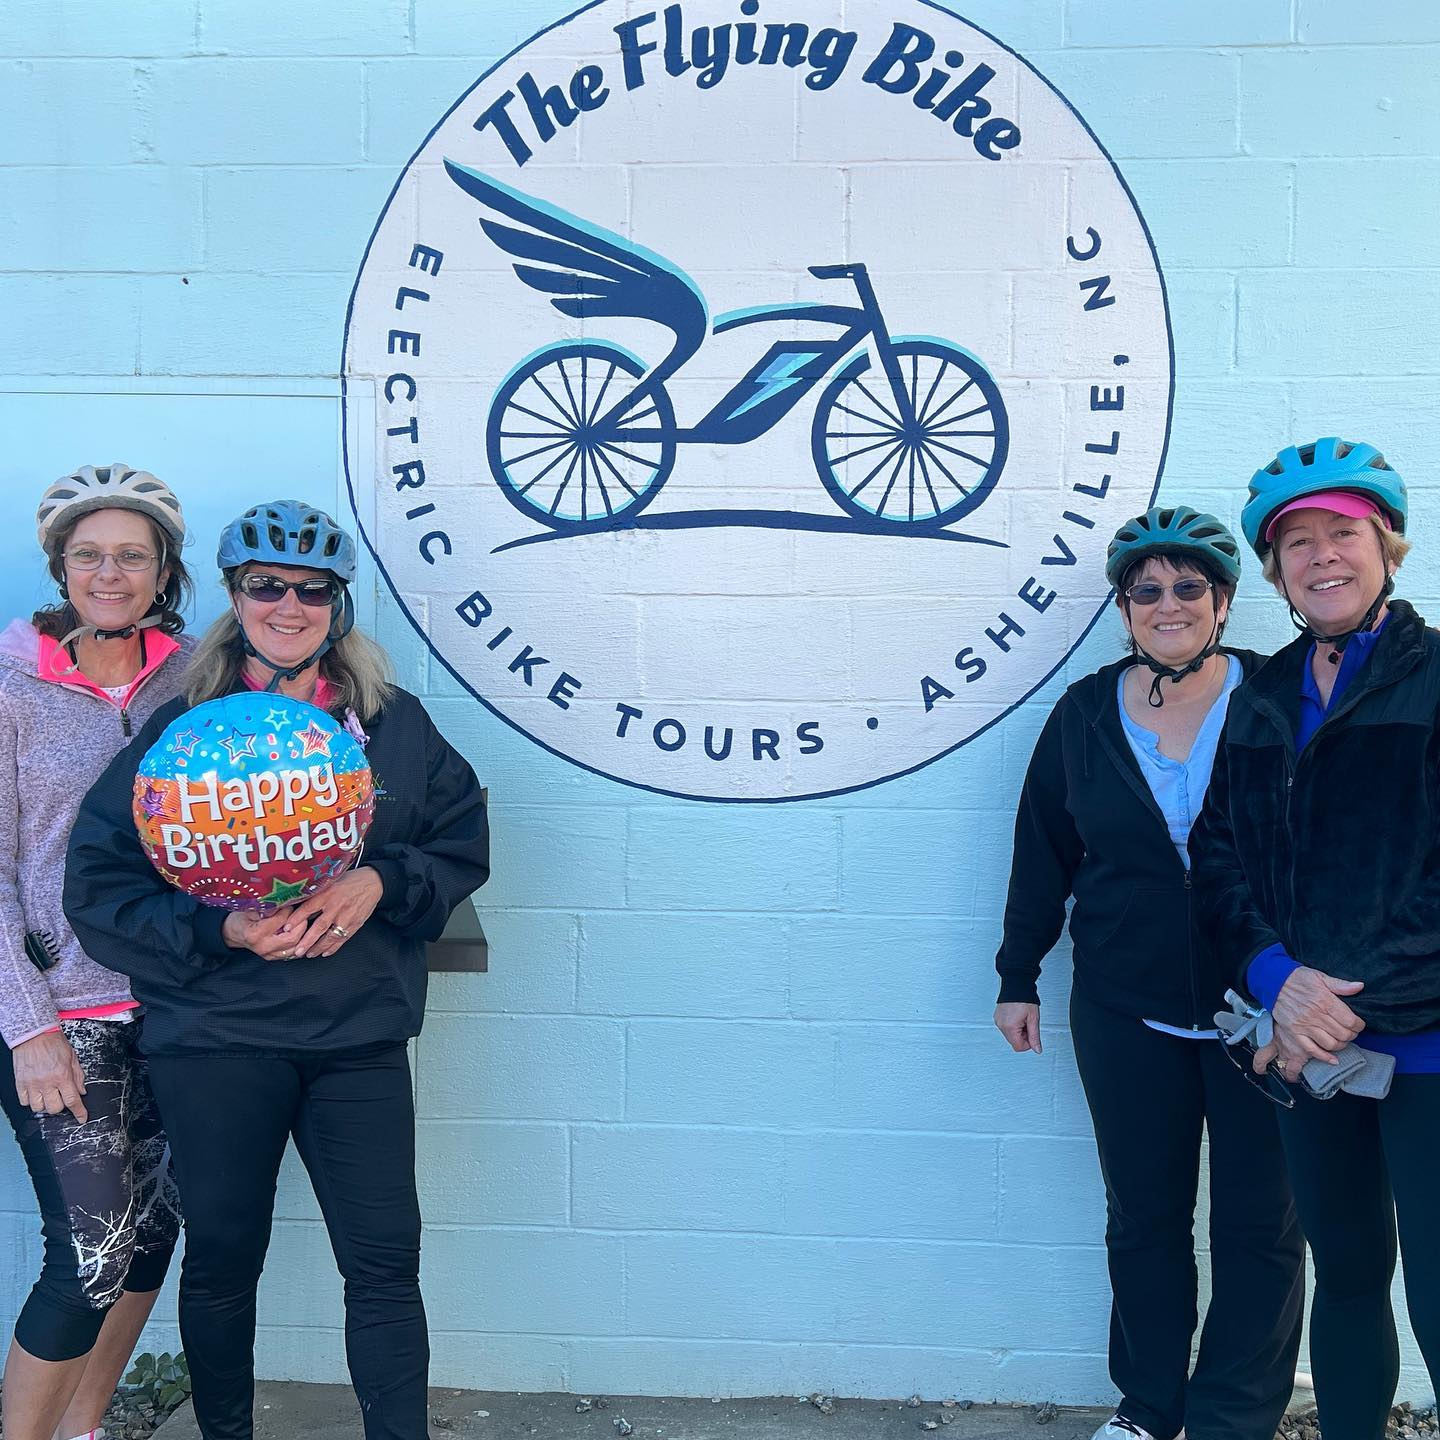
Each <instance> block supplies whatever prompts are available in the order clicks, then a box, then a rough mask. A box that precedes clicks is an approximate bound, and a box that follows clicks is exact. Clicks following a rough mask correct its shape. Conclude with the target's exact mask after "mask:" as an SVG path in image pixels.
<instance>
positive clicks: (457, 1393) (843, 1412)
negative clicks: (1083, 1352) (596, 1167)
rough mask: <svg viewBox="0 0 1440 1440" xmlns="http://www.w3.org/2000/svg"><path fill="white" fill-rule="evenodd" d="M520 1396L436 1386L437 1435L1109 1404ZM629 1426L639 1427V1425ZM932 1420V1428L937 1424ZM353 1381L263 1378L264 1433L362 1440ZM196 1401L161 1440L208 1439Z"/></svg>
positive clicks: (480, 1438)
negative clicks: (821, 1404)
mask: <svg viewBox="0 0 1440 1440" xmlns="http://www.w3.org/2000/svg"><path fill="white" fill-rule="evenodd" d="M584 1398H585V1399H587V1400H589V1402H590V1407H591V1408H589V1409H588V1410H586V1411H584V1412H583V1413H577V1408H576V1407H577V1406H578V1405H581V1404H582V1403H584V1402H583V1400H582V1398H581V1397H579V1396H575V1395H516V1394H514V1393H512V1392H509V1391H491V1390H432V1391H431V1392H430V1433H431V1436H432V1440H450V1437H453V1440H624V1437H625V1436H629V1437H630V1440H929V1437H930V1436H931V1435H932V1434H933V1437H934V1440H974V1437H980V1436H983V1437H985V1440H1090V1437H1091V1436H1092V1435H1093V1434H1094V1433H1095V1430H1096V1428H1097V1427H1098V1426H1099V1425H1100V1424H1102V1423H1103V1422H1104V1421H1105V1420H1107V1419H1109V1417H1110V1412H1109V1411H1108V1410H1077V1409H1061V1410H1058V1411H1057V1410H1054V1409H1053V1407H1049V1406H1047V1407H1045V1408H1043V1409H1041V1410H1036V1409H1033V1408H1012V1407H1008V1406H996V1405H974V1406H971V1407H970V1408H968V1409H962V1408H961V1404H963V1402H961V1404H957V1405H954V1406H943V1405H941V1404H939V1403H938V1402H930V1403H926V1404H923V1405H920V1406H918V1407H916V1406H911V1405H909V1404H906V1403H904V1402H897V1401H894V1400H835V1401H830V1402H827V1403H829V1404H831V1405H833V1410H832V1411H831V1413H830V1414H828V1415H827V1414H825V1413H823V1411H822V1409H821V1408H818V1407H817V1406H816V1405H814V1404H812V1403H810V1402H809V1401H805V1400H798V1401H797V1400H795V1399H793V1398H791V1397H788V1396H781V1397H779V1398H775V1399H767V1400H682V1399H668V1398H666V1399H656V1398H653V1397H636V1396H628V1395H627V1396H620V1395H609V1396H603V1397H602V1396H589V1397H584ZM626 1425H629V1426H631V1427H633V1429H631V1430H627V1429H626V1428H625V1426H626ZM932 1425H933V1427H934V1428H933V1431H932V1430H931V1428H930V1427H931V1426H932ZM361 1433H362V1432H361V1427H360V1411H359V1408H358V1406H357V1405H356V1403H355V1397H354V1395H353V1394H352V1392H351V1391H350V1389H349V1387H348V1386H343V1385H300V1384H291V1383H282V1382H279V1381H264V1382H262V1383H261V1384H260V1385H259V1386H258V1387H257V1390H256V1396H255V1440H359V1437H360V1435H361ZM199 1437H200V1431H199V1430H198V1428H197V1427H196V1425H195V1420H194V1417H193V1415H192V1414H191V1412H190V1407H189V1406H188V1405H186V1406H184V1407H183V1408H182V1409H180V1410H178V1411H177V1412H176V1413H175V1414H174V1415H172V1416H171V1417H170V1419H169V1420H167V1421H166V1422H165V1424H164V1425H162V1426H161V1427H160V1429H159V1430H157V1431H156V1432H155V1440H199Z"/></svg>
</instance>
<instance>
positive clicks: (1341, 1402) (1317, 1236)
mask: <svg viewBox="0 0 1440 1440" xmlns="http://www.w3.org/2000/svg"><path fill="white" fill-rule="evenodd" d="M1280 1133H1281V1136H1282V1138H1283V1139H1284V1142H1285V1156H1286V1159H1287V1160H1288V1161H1289V1164H1290V1174H1291V1177H1292V1179H1293V1182H1294V1185H1295V1203H1296V1205H1297V1206H1298V1207H1299V1209H1300V1219H1301V1223H1302V1224H1303V1225H1304V1227H1305V1233H1306V1236H1307V1238H1308V1239H1309V1241H1310V1255H1311V1258H1312V1259H1313V1261H1314V1263H1315V1299H1314V1303H1313V1304H1312V1306H1311V1309H1310V1365H1311V1369H1312V1371H1313V1372H1314V1376H1315V1400H1316V1403H1317V1405H1318V1406H1319V1409H1320V1424H1321V1427H1322V1429H1323V1430H1324V1432H1325V1434H1326V1435H1327V1436H1328V1435H1332V1434H1333V1435H1334V1436H1336V1437H1337V1440H1381V1437H1382V1436H1383V1435H1384V1434H1385V1420H1386V1416H1387V1415H1388V1414H1389V1411H1390V1406H1391V1403H1392V1402H1393V1401H1394V1399H1395V1386H1396V1383H1397V1382H1398V1380H1399V1377H1400V1347H1399V1345H1398V1343H1397V1341H1396V1338H1395V1316H1394V1313H1393V1311H1392V1309H1391V1305H1390V1281H1391V1278H1392V1277H1393V1276H1394V1273H1395V1250H1396V1245H1395V1226H1396V1218H1397V1216H1398V1218H1399V1227H1400V1247H1399V1248H1400V1251H1401V1253H1402V1254H1403V1255H1404V1257H1405V1301H1406V1305H1407V1307H1408V1309H1409V1311H1410V1325H1411V1327H1412V1329H1413V1330H1414V1331H1415V1338H1416V1340H1418V1341H1419V1343H1420V1353H1421V1354H1422V1355H1424V1357H1425V1364H1426V1366H1427V1367H1428V1368H1429V1371H1430V1376H1431V1381H1432V1383H1433V1382H1434V1380H1435V1378H1436V1377H1437V1376H1440V1244H1437V1242H1436V1236H1437V1234H1440V1154H1437V1142H1440V1075H1397V1076H1396V1077H1395V1081H1394V1083H1393V1085H1392V1086H1391V1089H1390V1094H1389V1095H1388V1096H1387V1097H1386V1098H1385V1099H1384V1100H1380V1101H1375V1100H1358V1099H1356V1098H1355V1097H1354V1096H1353V1095H1344V1094H1341V1095H1337V1096H1336V1097H1335V1099H1333V1100H1323V1101H1322V1100H1311V1099H1309V1098H1308V1097H1306V1096H1302V1097H1301V1098H1300V1099H1298V1100H1297V1101H1296V1104H1295V1108H1294V1110H1292V1111H1289V1112H1288V1113H1286V1114H1284V1115H1282V1117H1281V1121H1280Z"/></svg>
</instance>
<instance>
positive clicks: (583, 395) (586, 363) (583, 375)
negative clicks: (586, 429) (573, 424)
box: [580, 351, 590, 425]
mask: <svg viewBox="0 0 1440 1440" xmlns="http://www.w3.org/2000/svg"><path fill="white" fill-rule="evenodd" d="M589 370H590V357H589V356H588V355H586V354H585V353H584V352H583V351H582V352H581V355H580V423H581V424H582V425H583V424H584V423H585V417H586V416H587V415H588V414H589V413H590V402H589V398H588V396H589V389H588V375H589Z"/></svg>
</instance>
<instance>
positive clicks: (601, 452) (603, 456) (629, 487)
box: [595, 445, 641, 500]
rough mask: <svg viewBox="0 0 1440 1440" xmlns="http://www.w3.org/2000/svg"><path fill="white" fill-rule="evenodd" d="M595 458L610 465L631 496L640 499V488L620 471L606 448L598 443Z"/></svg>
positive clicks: (633, 498)
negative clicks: (606, 451)
mask: <svg viewBox="0 0 1440 1440" xmlns="http://www.w3.org/2000/svg"><path fill="white" fill-rule="evenodd" d="M595 458H596V459H597V460H598V461H600V463H601V464H602V465H608V466H609V467H610V472H611V474H613V475H614V476H615V478H616V479H617V480H618V481H619V482H620V483H621V485H623V486H624V487H625V489H626V490H628V491H629V492H630V498H631V499H632V500H638V499H639V498H640V495H641V492H640V491H639V490H637V489H636V488H635V487H634V486H633V485H632V484H631V483H630V482H629V481H628V480H627V479H626V478H625V477H624V476H623V475H622V474H621V473H620V471H619V469H618V467H617V466H616V464H615V462H614V461H613V460H612V459H611V458H610V457H609V456H608V455H607V454H606V453H605V450H604V448H603V447H602V446H598V445H597V446H596V447H595ZM597 473H598V472H597Z"/></svg>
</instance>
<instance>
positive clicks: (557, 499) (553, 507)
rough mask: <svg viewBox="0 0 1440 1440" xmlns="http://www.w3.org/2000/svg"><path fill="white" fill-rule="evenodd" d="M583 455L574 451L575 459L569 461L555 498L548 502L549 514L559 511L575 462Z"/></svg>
mask: <svg viewBox="0 0 1440 1440" xmlns="http://www.w3.org/2000/svg"><path fill="white" fill-rule="evenodd" d="M583 453H584V452H583V451H582V450H579V449H577V450H576V451H575V458H574V459H573V460H571V462H570V468H569V469H568V470H567V471H566V472H565V478H564V479H563V480H562V481H561V482H560V488H559V489H558V490H557V491H556V492H555V498H554V499H553V500H552V501H551V502H550V513H551V514H552V515H554V514H555V513H556V511H558V510H559V509H560V501H561V500H562V499H563V498H564V495H565V487H566V486H567V485H569V483H570V477H571V476H572V475H573V474H574V473H575V461H576V460H578V459H579V458H580V456H581V455H582V454H583ZM581 499H582V501H583V499H584V497H583V496H582V497H581ZM582 518H583V517H582Z"/></svg>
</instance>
